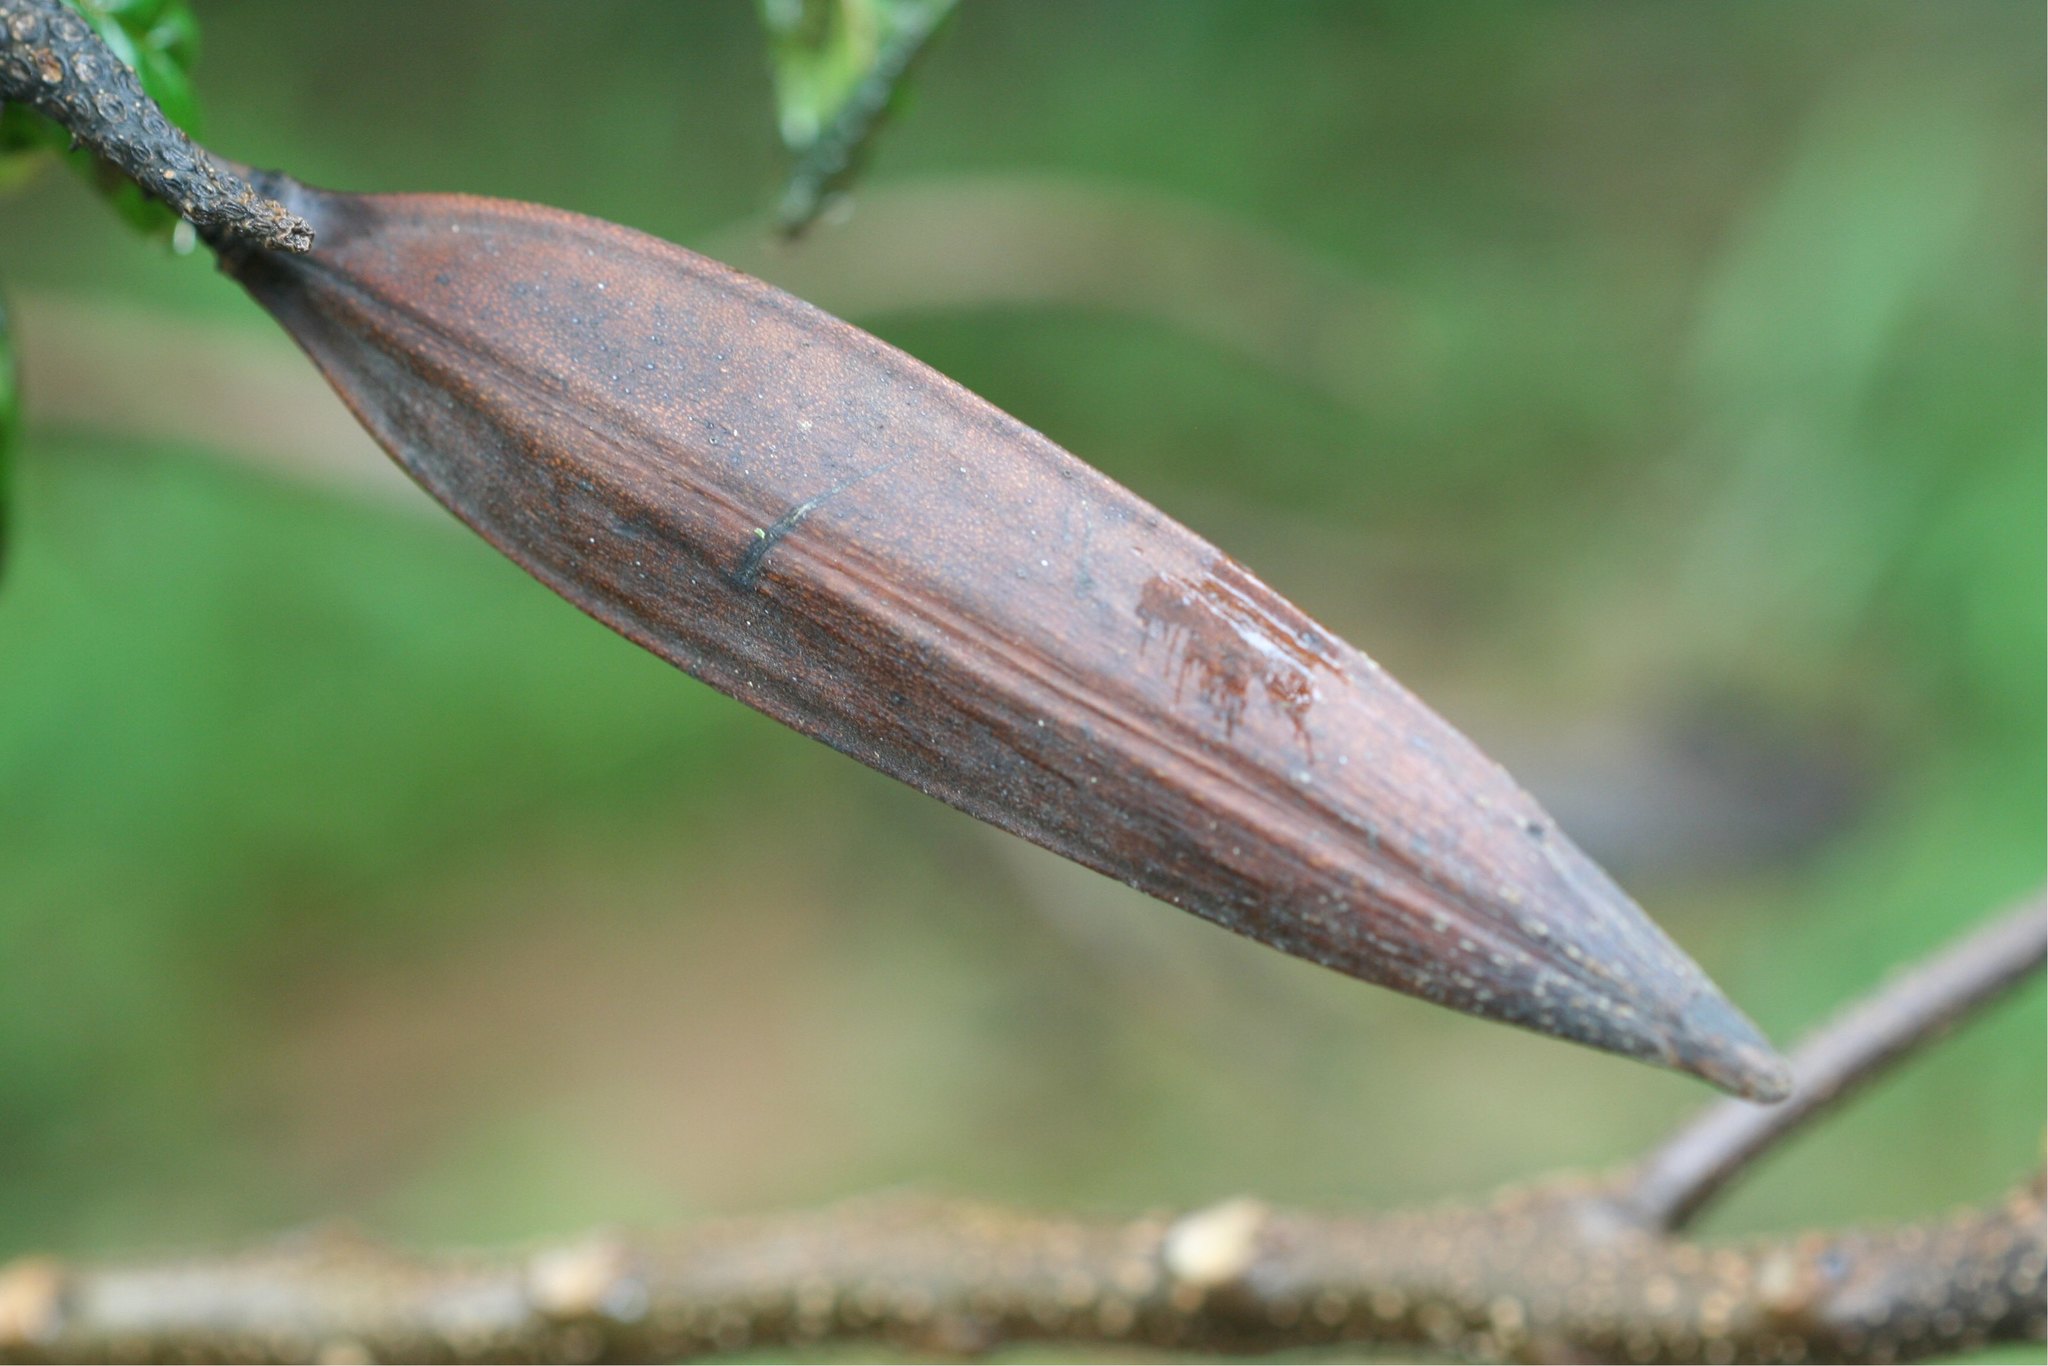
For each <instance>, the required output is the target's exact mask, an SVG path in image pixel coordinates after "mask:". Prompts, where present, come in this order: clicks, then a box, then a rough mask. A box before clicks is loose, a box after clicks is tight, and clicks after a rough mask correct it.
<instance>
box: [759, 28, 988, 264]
mask: <svg viewBox="0 0 2048 1366" xmlns="http://www.w3.org/2000/svg"><path fill="white" fill-rule="evenodd" d="M955 3H956V0H760V9H761V26H762V28H763V29H764V30H766V32H767V35H768V56H769V65H770V68H771V70H772V71H773V74H774V78H775V104H776V125H777V127H778V129H779V130H780V132H781V134H782V141H783V145H784V146H786V147H788V148H789V150H790V152H791V153H792V154H793V155H794V157H795V164H794V165H793V166H792V167H791V170H790V175H789V181H788V184H787V186H786V188H785V190H784V192H783V198H782V203H781V206H780V209H779V210H778V213H779V216H780V218H781V220H782V226H783V230H784V231H785V232H788V233H791V234H795V233H797V232H800V231H802V230H803V229H804V228H805V227H806V226H807V225H809V223H810V222H811V221H812V220H813V219H815V218H816V217H817V216H818V213H819V212H820V211H821V210H822V209H823V208H824V206H825V204H826V203H827V202H828V201H829V200H830V198H831V197H832V196H833V195H835V194H836V193H838V192H840V191H842V190H844V189H845V188H846V186H847V185H848V184H849V183H851V181H852V180H853V177H854V176H855V174H857V173H858V171H859V169H860V164H861V162H862V160H863V159H864V157H865V155H866V153H867V151H868V150H869V148H870V146H871V145H872V143H873V140H874V137H875V134H876V133H877V131H879V130H880V128H881V126H882V124H883V122H884V121H885V120H886V118H887V117H888V115H889V113H890V112H891V111H892V110H893V109H894V108H895V107H897V106H898V105H899V104H900V102H901V97H902V91H903V88H904V81H905V79H906V78H907V77H908V75H909V73H910V70H911V68H912V67H913V66H914V65H915V64H916V61H917V59H918V57H919V56H921V55H922V54H923V53H924V51H925V50H926V48H927V46H928V45H929V44H930V42H931V39H932V38H933V36H934V35H935V34H937V32H938V31H939V29H940V27H941V26H942V25H943V24H944V22H945V20H946V18H947V16H948V15H950V14H951V13H952V12H953V7H954V4H955Z"/></svg>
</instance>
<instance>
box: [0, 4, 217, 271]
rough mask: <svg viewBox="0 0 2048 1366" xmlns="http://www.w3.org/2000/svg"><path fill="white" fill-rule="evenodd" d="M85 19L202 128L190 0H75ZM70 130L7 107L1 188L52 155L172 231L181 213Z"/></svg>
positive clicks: (175, 117)
mask: <svg viewBox="0 0 2048 1366" xmlns="http://www.w3.org/2000/svg"><path fill="white" fill-rule="evenodd" d="M72 5H73V8H75V9H76V10H77V11H78V13H79V15H80V17H81V18H83V19H84V20H85V21H86V22H87V23H88V24H91V25H92V28H93V31H94V32H95V33H97V34H99V36H100V38H101V40H102V41H104V42H105V43H106V45H107V46H108V47H109V48H110V49H112V51H113V53H114V55H115V56H116V57H119V58H120V59H121V60H122V61H123V62H125V63H127V64H128V66H129V67H131V68H133V70H134V72H135V76H136V79H137V80H139V81H140V82H141V83H142V89H143V92H144V93H145V94H147V95H148V96H149V97H150V98H151V99H153V100H155V101H156V102H157V104H158V105H159V106H161V107H162V109H163V111H164V117H165V118H167V119H169V120H170V121H171V122H172V123H174V124H176V125H177V126H178V127H180V128H183V129H184V130H185V131H186V132H188V133H190V132H196V131H197V124H198V120H199V105H198V101H197V99H196V98H195V96H194V93H193V88H192V63H193V61H194V59H195V58H196V57H197V56H198V53H199V26H198V24H197V22H196V21H195V20H194V19H193V17H192V9H191V6H190V5H189V4H188V3H187V0H72ZM70 146H71V139H70V135H69V134H67V133H66V132H65V131H64V130H63V129H61V128H59V127H58V126H57V125H56V124H54V123H52V122H50V121H49V120H48V119H45V118H43V117H42V116H41V115H39V114H37V113H35V112H34V111H32V110H29V109H25V108H22V107H20V106H18V105H14V106H8V107H7V108H5V109H0V190H6V189H9V188H11V187H13V186H14V185H17V184H20V183H21V182H23V181H25V180H27V179H28V178H29V177H30V176H32V175H33V174H35V172H36V171H38V170H40V169H41V168H42V166H43V165H44V164H46V163H48V162H49V161H51V160H52V159H62V160H65V161H68V162H70V163H71V165H72V167H73V169H75V170H76V171H78V173H79V174H81V175H83V176H85V177H86V178H87V179H88V180H90V181H91V182H92V183H93V184H94V185H95V186H97V187H98V189H99V190H100V192H101V193H102V194H104V195H105V196H106V197H107V199H108V201H109V202H110V203H111V204H112V205H113V207H114V209H115V211H116V212H118V213H119V214H120V215H121V216H122V217H123V218H125V219H127V220H128V222H129V223H131V224H133V225H134V226H135V227H137V228H140V229H142V230H143V231H144V232H149V233H153V234H158V235H164V236H167V235H169V233H170V231H171V229H172V228H174V227H176V226H177V222H178V216H177V215H176V214H175V213H173V212H172V211H171V210H170V209H169V208H168V207H167V206H165V205H163V204H160V203H158V202H157V201H156V200H154V199H151V198H150V197H149V196H148V195H145V194H144V193H143V192H142V191H141V190H140V189H138V188H137V187H136V186H135V185H134V184H133V183H132V182H130V181H129V180H128V179H127V178H126V177H124V176H120V175H116V174H114V173H112V172H110V171H109V170H107V168H106V167H105V166H104V165H102V164H101V163H100V161H99V160H98V158H96V157H94V156H93V155H92V153H90V152H87V151H84V150H82V149H81V150H78V151H72V150H70Z"/></svg>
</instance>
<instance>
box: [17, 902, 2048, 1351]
mask: <svg viewBox="0 0 2048 1366" xmlns="http://www.w3.org/2000/svg"><path fill="white" fill-rule="evenodd" d="M2042 924H2043V905H2042V902H2041V900H2040V898H2039V897H2038V896H2037V897H2035V898H2033V899H2031V900H2030V901H2028V902H2027V903H2026V904H2025V905H2024V906H2022V907H2021V908H2019V909H2018V910H2016V911H2014V912H2013V913H2011V914H2010V915H2007V916H2004V917H2001V918H2000V919H1998V920H1996V921H1994V922H1993V923H1992V924H1991V925H1989V926H1987V927H1986V928H1984V929H1982V930H1980V931H1978V932H1976V933H1975V934H1973V935H1970V936H1968V937H1967V938H1966V939H1964V940H1963V941H1961V942H1960V943H1959V944H1958V945H1956V946H1954V947H1952V948H1949V949H1947V950H1944V951H1942V952H1940V953H1938V954H1936V955H1935V956H1933V957H1932V958H1930V959H1929V960H1928V962H1927V963H1926V964H1924V965H1923V966H1921V967H1919V968H1918V969H1916V970H1915V971H1913V972H1912V973H1910V974H1908V975H1906V976H1905V977H1903V978H1901V979H1899V980H1898V981H1896V982H1895V983H1894V984H1892V985H1890V986H1888V987H1885V988H1881V989H1880V990H1879V991H1877V992H1875V993H1873V995H1872V996H1871V997H1870V998H1869V999H1868V1000H1867V1001H1866V1002H1864V1003H1862V1004H1861V1005H1859V1006H1857V1007H1855V1008H1853V1009H1851V1010H1850V1011H1848V1012H1846V1013H1845V1014H1843V1015H1842V1016H1841V1017H1839V1018H1838V1019H1837V1020H1836V1021H1834V1022H1833V1023H1831V1024H1830V1025H1828V1026H1827V1027H1825V1028H1823V1029H1822V1030H1820V1031H1819V1032H1817V1033H1816V1034H1815V1035H1814V1037H1813V1038H1812V1039H1811V1040H1809V1041H1808V1043H1807V1044H1806V1045H1805V1046H1804V1047H1803V1048H1802V1049H1801V1050H1800V1051H1799V1053H1798V1054H1797V1055H1796V1060H1795V1065H1796V1067H1797V1068H1798V1069H1799V1071H1800V1075H1801V1078H1802V1082H1801V1090H1800V1091H1799V1092H1798V1093H1797V1094H1796V1095H1795V1097H1794V1099H1793V1100H1792V1101H1791V1102H1789V1103H1788V1104H1787V1105H1785V1106H1784V1107H1781V1109H1780V1110H1777V1111H1766V1110H1762V1109H1760V1108H1759V1107H1755V1106H1748V1105H1741V1104H1740V1103H1733V1104H1735V1105H1736V1107H1737V1108H1736V1109H1735V1110H1730V1109H1729V1108H1728V1105H1726V1104H1724V1105H1721V1106H1716V1107H1711V1108H1709V1109H1708V1110H1707V1111H1705V1112H1704V1113H1703V1114H1702V1115H1701V1116H1700V1117H1699V1118H1698V1119H1696V1120H1695V1121H1693V1122H1691V1123H1690V1124H1688V1125H1687V1126H1686V1127H1685V1128H1684V1129H1682V1130H1681V1131H1680V1133H1679V1134H1677V1135H1676V1136H1674V1138H1673V1139H1672V1140H1670V1141H1669V1142H1668V1143H1666V1144H1665V1145H1663V1146H1662V1147H1661V1148H1660V1149H1658V1150H1657V1152H1656V1153H1655V1154H1653V1156H1652V1157H1651V1158H1650V1159H1648V1160H1647V1161H1646V1162H1645V1163H1644V1164H1643V1165H1642V1166H1641V1167H1640V1168H1638V1169H1637V1170H1636V1171H1635V1172H1632V1173H1626V1174H1623V1175H1621V1176H1618V1177H1612V1178H1605V1179H1585V1178H1575V1177H1555V1178H1551V1179H1547V1180H1545V1181H1542V1182H1539V1183H1537V1184H1535V1185H1532V1186H1530V1187H1527V1188H1525V1189H1521V1190H1516V1191H1510V1192H1508V1193H1506V1194H1503V1195H1501V1196H1498V1197H1496V1198H1495V1199H1493V1200H1491V1201H1490V1202H1487V1203H1485V1204H1480V1205H1473V1206H1446V1207H1442V1208H1437V1209H1430V1210H1420V1211H1414V1212H1407V1213H1396V1214H1388V1215H1367V1216H1334V1215H1326V1214H1318V1213H1311V1212H1292V1211H1283V1210H1276V1209H1271V1208H1268V1207H1267V1206H1265V1205H1262V1204H1260V1203H1258V1202H1256V1201H1251V1200H1232V1201H1228V1202H1225V1203H1223V1204H1219V1205H1216V1206H1213V1207H1211V1208H1208V1209H1204V1210H1198V1211H1195V1212H1192V1213H1187V1214H1182V1215H1179V1216H1165V1215H1152V1216H1147V1217H1145V1218H1141V1219H1138V1220H1135V1221H1130V1222H1121V1223H1120V1222H1114V1221H1093V1220H1082V1219H1072V1218H1064V1217H1059V1216H1046V1215H1038V1214H1030V1213H1024V1212H1017V1211H1007V1210H1000V1209H992V1208H987V1207H980V1206H973V1205H965V1204H956V1203H947V1202H937V1201H929V1200H901V1199H898V1200H879V1201H867V1202H856V1203H852V1204H848V1205H843V1206H840V1207H837V1208H833V1209H828V1210H823V1211H817V1212H809V1213H797V1214H788V1215H775V1216H765V1217H760V1218H754V1219H747V1220H735V1221H729V1222H724V1223H716V1224H707V1225H703V1226H700V1227H697V1228H693V1229H688V1230H683V1231H680V1232H674V1233H668V1234H655V1235H646V1236H636V1235H615V1234H601V1235H595V1236H591V1237H588V1238H585V1239H581V1240H577V1241H572V1242H568V1243H562V1244H556V1245H545V1246H541V1247H539V1248H536V1249H529V1250H523V1251H517V1252H502V1253H495V1254H492V1253H479V1254H467V1255H461V1254H454V1255H434V1256H411V1255H406V1254H401V1253H397V1252H393V1251H390V1250H387V1249H384V1248H381V1247H379V1246H376V1245H374V1244H371V1243H368V1242H366V1241H363V1240H361V1239H358V1238H355V1237H353V1236H350V1235H347V1234H334V1233H329V1234H323V1235H317V1236H312V1237H305V1238H299V1239H294V1240H290V1241H287V1242H282V1243H278V1244H275V1245H272V1246H268V1247H264V1248H259V1249H256V1250H253V1251H249V1252H245V1253H241V1254H238V1255H232V1256H227V1257H219V1258H191V1259H183V1260H168V1261H163V1262H156V1263H144V1264H134V1265H128V1266H119V1265H110V1266H87V1267H74V1266H69V1265H66V1264H64V1263H61V1262H58V1261H55V1260H52V1259H48V1258H26V1259H22V1260H18V1261H16V1262H15V1263H13V1264H12V1265H11V1266H10V1267H8V1268H6V1269H5V1270H4V1271H0V1359H6V1360H16V1361H75V1360H134V1361H143V1360H190V1359H202V1360H313V1359H318V1360H327V1361H333V1360H373V1359H380V1360H393V1359H396V1360H460V1361H476V1360H497V1359H508V1358H521V1359H572V1360H598V1359H604V1360H647V1359H655V1358H678V1357H688V1356H693V1355H700V1354H703V1353H707V1352H730V1351H733V1350H736V1349H738V1348H741V1347H753V1348H760V1347H777V1346H781V1347H787V1346H791V1345H796V1344H803V1343H813V1342H821V1341H824V1340H827V1339H834V1338H849V1337H864V1338H882V1339H886V1340H890V1341H894V1342H898V1343H901V1344H904V1345H906V1346H911V1347H915V1348H917V1349H920V1350H924V1351H930V1352H935V1353H940V1354H943V1355H947V1356H965V1355H970V1354H977V1353H980V1352H983V1351H986V1350H989V1349H991V1348H993V1347H996V1346H999V1345H1005V1344H1011V1343H1016V1342H1023V1341H1054V1340H1056V1341H1061V1342H1068V1343H1096V1344H1103V1345H1108V1346H1114V1347H1119V1348H1122V1347H1130V1346H1136V1345H1144V1346H1148V1347H1164V1348H1175V1349H1202V1350H1211V1351H1216V1350H1221V1351H1234V1352H1242V1351H1252V1350H1262V1349H1275V1348H1281V1347H1301V1346H1307V1345H1312V1344H1318V1343H1335V1342H1347V1343H1358V1344H1366V1343H1370V1344H1378V1345H1389V1346H1410V1347H1424V1348H1428V1349H1430V1350H1434V1351H1441V1352H1449V1353H1456V1354H1461V1355H1466V1356H1473V1357H1482V1358H1507V1359H1515V1360H1558V1359H1562V1360H1572V1361H1642V1362H1651V1361H1702V1360H1704V1361H1715V1362H1720V1361H1810V1360H1827V1361H1844V1362H1848V1361H1893V1360H1901V1359H1911V1358H1920V1357H1926V1356H1931V1355H1938V1354H1942V1353H1947V1352H1954V1351H1960V1350H1968V1349H1971V1348H1974V1347H1977V1346H1980V1345H1983V1344H1987V1343H1996V1342H2021V1341H2027V1342H2039V1341H2042V1340H2043V1338H2044V1334H2048V1327H2044V1321H2048V1246H2044V1238H2043V1220H2044V1204H2043V1185H2042V1182H2041V1181H2040V1180H2039V1179H2037V1180H2036V1181H2034V1182H2033V1183H2031V1184H2030V1185H2028V1186H2026V1187H2024V1188H2022V1189H2019V1190H2016V1191H2014V1192H2013V1193H2011V1194H2010V1195H2008V1196H2007V1197H2005V1198H2004V1199H2003V1200H2000V1201H1998V1202H1997V1203H1995V1204H1991V1205H1987V1206H1985V1207H1982V1208H1980V1209H1975V1210H1970V1211H1966V1212H1963V1213H1960V1214H1953V1215H1950V1216H1947V1217H1944V1218H1940V1219H1933V1220H1928V1221H1924V1222H1920V1223H1915V1224H1908V1225H1904V1226H1900V1227H1895V1228H1881V1229H1870V1230H1845V1231H1829V1232H1809V1233H1803V1234H1797V1235H1792V1236H1786V1237H1776V1238H1765V1239H1759V1240H1754V1241H1750V1242H1746V1243H1740V1244H1728V1245H1720V1246H1710V1245H1702V1244H1700V1243H1696V1242H1692V1241H1689V1240H1685V1239H1681V1238H1677V1237H1674V1236H1672V1235H1671V1232H1670V1230H1671V1229H1672V1228H1674V1227H1676V1226H1677V1225H1678V1224H1680V1223H1682V1222H1683V1220H1684V1218H1685V1217H1686V1216H1687V1215H1688V1214H1689V1213H1690V1212H1691V1211H1692V1210H1694V1209H1696V1208H1698V1206H1699V1205H1700V1204H1701V1203H1702V1202H1703V1201H1704V1200H1705V1199H1706V1197H1707V1196H1708V1195H1710V1194H1712V1193H1713V1192H1714V1191H1715V1190H1717V1189H1719V1188H1720V1187H1721V1186H1722V1185H1723V1184H1725V1183H1726V1181H1728V1180H1729V1179H1732V1178H1733V1177H1734V1176H1735V1175H1737V1174H1739V1173H1740V1171H1742V1170H1743V1169H1745V1168H1746V1167H1747V1166H1748V1165H1749V1164H1750V1163H1751V1162H1753V1161H1754V1159H1755V1158H1756V1157H1758V1156H1759V1155H1761V1154H1762V1153H1764V1152H1765V1151H1767V1150H1768V1149H1769V1148H1770V1147H1772V1146H1773V1145H1775V1144H1776V1143H1777V1142H1778V1141H1779V1140H1781V1139H1782V1138H1784V1137H1785V1136H1786V1135H1788V1134H1790V1133H1791V1132H1793V1131H1794V1130H1796V1129H1798V1128H1800V1127H1802V1126H1803V1125H1805V1124H1807V1123H1809V1122H1810V1121H1811V1120H1812V1119H1814V1118H1815V1117H1816V1116H1818V1115H1821V1114H1823V1113H1825V1112H1826V1111H1827V1109H1828V1107H1829V1102H1830V1101H1832V1100H1833V1099H1835V1098H1838V1097H1839V1096H1840V1095H1842V1094H1843V1093H1845V1092H1846V1091H1847V1090H1848V1089H1850V1088H1851V1087H1852V1086H1854V1085H1855V1084H1857V1083H1859V1082H1861V1081H1864V1080H1867V1079H1868V1078H1869V1077H1871V1076H1874V1075H1875V1074H1877V1073H1878V1072H1880V1071H1882V1070H1884V1069H1886V1068H1889V1067H1890V1066H1892V1065H1894V1064H1896V1063H1897V1062H1898V1061H1899V1060H1900V1059H1901V1058H1903V1057H1904V1056H1906V1055H1907V1054H1908V1053H1909V1052H1910V1051H1912V1049H1913V1048H1914V1047H1915V1046H1916V1045H1918V1044H1920V1043H1923V1042H1926V1041H1928V1040H1930V1039H1932V1038H1934V1037H1936V1036H1938V1035H1939V1034H1940V1033H1942V1032H1943V1031H1945V1030H1946V1029H1947V1028H1949V1027H1950V1026H1952V1025H1953V1024H1954V1023H1956V1022H1957V1021H1958V1020H1959V1019H1961V1018H1962V1017H1963V1016H1965V1015H1967V1014H1969V1013H1971V1012H1973V1011H1975V1010H1977V1009H1979V1008H1981V1007H1982V1006H1984V1005H1986V1004H1987V1003H1989V1002H1990V1001H1991V1000H1992V999H1994V998H1995V997H1996V996H1997V995H1998V994H2000V992H2002V991H2003V990H2004V989H2005V988H2007V987H2010V986H2011V985H2013V984H2014V983H2015V982H2017V981H2018V980H2020V979H2021V978H2022V977H2023V976H2025V975H2027V974H2028V973H2029V972H2031V971H2032V970H2033V969H2034V968H2035V967H2037V966H2038V965H2039V963H2040V962H2041V952H2042V950H2041V943H2042ZM1738 1111H1739V1112H1740V1113H1741V1114H1742V1115H1745V1116H1748V1115H1754V1116H1757V1118H1755V1119H1750V1120H1746V1121H1745V1122H1741V1123H1738V1122H1737V1121H1736V1120H1735V1119H1733V1118H1731V1116H1732V1115H1735V1114H1737V1113H1738ZM1779 1116H1782V1118H1779ZM1766 1117H1768V1118H1766Z"/></svg>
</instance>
